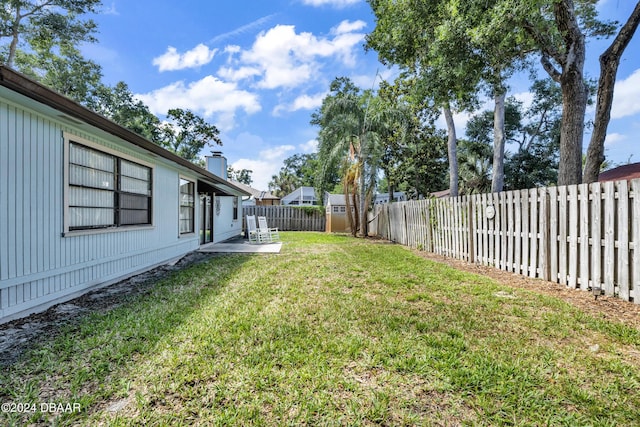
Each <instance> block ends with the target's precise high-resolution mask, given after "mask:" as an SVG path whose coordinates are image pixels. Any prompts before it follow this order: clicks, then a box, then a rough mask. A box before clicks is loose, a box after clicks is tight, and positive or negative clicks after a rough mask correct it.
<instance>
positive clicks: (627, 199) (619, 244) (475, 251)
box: [283, 179, 640, 303]
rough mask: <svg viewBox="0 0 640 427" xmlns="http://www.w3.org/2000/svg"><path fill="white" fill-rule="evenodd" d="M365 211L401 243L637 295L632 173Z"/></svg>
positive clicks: (375, 229) (636, 189) (639, 262)
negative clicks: (617, 179) (624, 176)
mask: <svg viewBox="0 0 640 427" xmlns="http://www.w3.org/2000/svg"><path fill="white" fill-rule="evenodd" d="M489 207H491V208H492V209H491V208H489ZM488 208H489V209H488ZM491 210H493V215H490V214H489V211H491ZM372 215H373V216H374V218H373V220H372V222H371V231H372V233H373V234H377V235H379V236H381V237H384V238H387V239H389V240H392V241H395V242H398V243H401V244H405V245H408V246H411V247H414V248H419V249H423V250H428V251H431V252H433V253H437V254H440V255H444V256H448V257H452V258H458V259H463V260H467V261H471V262H475V263H478V264H483V265H493V266H494V267H496V268H499V269H502V270H505V271H510V272H514V273H517V274H521V275H523V276H528V277H540V278H542V279H545V280H551V281H553V282H556V283H560V284H562V285H565V286H567V287H570V288H580V289H582V290H589V289H591V288H592V287H594V286H596V287H601V288H603V289H604V290H605V293H606V294H607V295H616V296H618V297H620V298H621V299H623V300H626V301H634V302H636V303H640V179H638V180H633V181H631V182H630V183H628V182H626V181H621V182H607V183H593V184H589V185H588V184H583V185H578V186H575V185H574V186H568V187H549V188H540V189H533V190H519V191H511V192H505V193H496V194H480V195H472V196H462V197H458V198H449V199H434V200H420V201H409V202H401V203H392V204H390V205H381V206H376V207H375V210H374V212H373V213H372ZM290 221H291V220H290ZM283 227H284V226H283ZM283 229H284V228H283Z"/></svg>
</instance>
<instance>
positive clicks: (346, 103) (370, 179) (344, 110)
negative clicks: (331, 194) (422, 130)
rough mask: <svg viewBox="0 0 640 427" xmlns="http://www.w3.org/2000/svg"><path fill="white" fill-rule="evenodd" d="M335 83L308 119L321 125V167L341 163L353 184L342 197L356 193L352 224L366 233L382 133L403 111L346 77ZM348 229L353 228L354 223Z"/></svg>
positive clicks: (319, 156) (327, 168)
mask: <svg viewBox="0 0 640 427" xmlns="http://www.w3.org/2000/svg"><path fill="white" fill-rule="evenodd" d="M334 83H336V82H334ZM338 83H339V85H342V86H341V89H342V90H339V91H337V93H336V95H329V96H328V97H327V98H325V100H324V101H323V104H322V107H321V108H320V111H319V113H318V114H317V115H315V117H314V120H312V123H313V124H318V125H319V126H320V128H321V129H320V133H319V153H318V158H319V160H320V164H321V165H322V166H323V171H324V170H329V169H330V168H331V167H332V166H333V165H336V164H342V171H343V176H344V182H345V183H347V182H349V183H350V184H351V183H353V184H354V185H356V186H357V191H354V190H353V188H352V187H351V185H344V188H345V197H346V198H347V199H349V197H353V194H357V201H355V204H356V206H354V207H357V209H355V211H356V212H357V215H356V216H357V217H358V218H357V220H356V221H354V225H356V224H357V227H358V234H359V235H361V236H366V235H367V211H368V207H369V205H370V200H371V195H372V193H373V190H374V189H375V184H376V181H377V177H378V171H379V167H380V163H381V160H382V157H383V154H384V150H383V136H384V135H388V134H390V133H392V130H393V128H394V125H395V124H397V123H398V122H399V121H404V118H405V113H404V111H403V110H401V109H399V108H389V107H385V108H382V106H381V104H382V103H381V101H380V99H379V98H378V97H377V96H375V95H374V94H373V93H372V92H371V91H365V92H364V93H361V92H360V90H359V89H357V88H355V87H354V86H353V85H352V84H351V83H350V81H348V79H346V80H341V81H339V82H338ZM332 87H333V88H336V86H334V85H332ZM335 90H336V89H334V91H335ZM354 177H356V178H357V179H355V180H354ZM349 189H351V190H352V191H354V192H351V191H349ZM349 193H351V194H349ZM349 201H350V200H349ZM348 210H349V211H350V209H348ZM352 230H353V231H354V232H355V227H353V229H352Z"/></svg>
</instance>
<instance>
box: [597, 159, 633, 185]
mask: <svg viewBox="0 0 640 427" xmlns="http://www.w3.org/2000/svg"><path fill="white" fill-rule="evenodd" d="M636 178H640V162H638V163H630V164H628V165H622V166H618V167H616V168H613V169H609V170H608V171H604V172H600V176H598V181H600V182H604V181H621V180H630V179H636Z"/></svg>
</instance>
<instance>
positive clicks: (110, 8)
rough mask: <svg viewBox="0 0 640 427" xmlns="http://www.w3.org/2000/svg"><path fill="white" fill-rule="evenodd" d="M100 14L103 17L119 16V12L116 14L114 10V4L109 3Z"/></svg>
mask: <svg viewBox="0 0 640 427" xmlns="http://www.w3.org/2000/svg"><path fill="white" fill-rule="evenodd" d="M102 14H103V15H114V16H118V15H120V12H118V11H117V10H116V4H115V2H111V5H110V6H108V7H106V6H105V8H104V9H102Z"/></svg>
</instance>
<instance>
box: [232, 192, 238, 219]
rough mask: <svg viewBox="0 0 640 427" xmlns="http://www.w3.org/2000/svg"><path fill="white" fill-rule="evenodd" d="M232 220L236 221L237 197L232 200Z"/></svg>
mask: <svg viewBox="0 0 640 427" xmlns="http://www.w3.org/2000/svg"><path fill="white" fill-rule="evenodd" d="M233 220H234V221H237V220H238V198H237V197H234V198H233Z"/></svg>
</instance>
